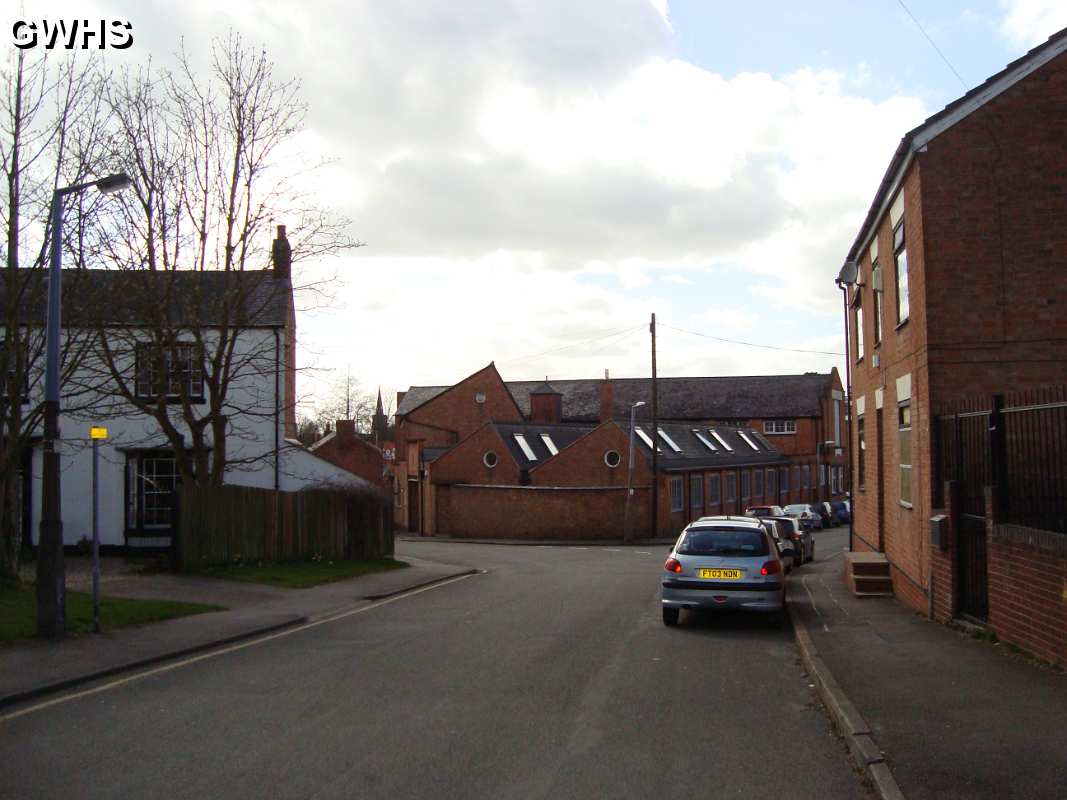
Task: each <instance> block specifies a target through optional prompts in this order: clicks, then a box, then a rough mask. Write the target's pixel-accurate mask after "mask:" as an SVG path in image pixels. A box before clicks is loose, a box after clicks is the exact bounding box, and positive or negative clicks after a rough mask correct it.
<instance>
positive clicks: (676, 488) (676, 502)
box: [671, 478, 684, 511]
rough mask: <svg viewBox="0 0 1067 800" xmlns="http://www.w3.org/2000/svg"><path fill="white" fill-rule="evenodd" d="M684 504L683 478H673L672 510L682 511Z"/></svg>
mask: <svg viewBox="0 0 1067 800" xmlns="http://www.w3.org/2000/svg"><path fill="white" fill-rule="evenodd" d="M683 507H684V506H683V504H682V479H681V478H671V511H681V510H682V508H683Z"/></svg>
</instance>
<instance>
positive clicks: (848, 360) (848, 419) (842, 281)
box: [834, 261, 859, 550]
mask: <svg viewBox="0 0 1067 800" xmlns="http://www.w3.org/2000/svg"><path fill="white" fill-rule="evenodd" d="M858 276H859V265H858V264H857V263H856V262H855V261H846V262H845V263H844V264H842V265H841V271H840V272H838V273H837V278H836V279H835V280H834V283H836V284H837V288H838V289H840V290H841V302H842V304H843V307H844V310H845V433H846V435H847V436H848V448H847V449H848V498H849V501H850V502H851V500H852V366H851V364H852V349H851V347H850V346H849V338H848V287H850V286H855V285H856V278H857V277H858ZM855 512H856V509H855V507H853V508H850V509H849V511H848V549H849V550H851V549H852V524H853V523H852V520H853V518H854V517H855V515H856V514H855Z"/></svg>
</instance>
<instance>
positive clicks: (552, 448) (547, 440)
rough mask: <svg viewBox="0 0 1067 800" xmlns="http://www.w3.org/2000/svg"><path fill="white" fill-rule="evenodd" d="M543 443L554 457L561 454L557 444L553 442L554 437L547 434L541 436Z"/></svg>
mask: <svg viewBox="0 0 1067 800" xmlns="http://www.w3.org/2000/svg"><path fill="white" fill-rule="evenodd" d="M541 441H542V442H544V443H545V447H547V448H548V452H549V453H551V454H552V455H556V454H558V453H559V448H558V447H556V443H555V442H553V441H552V437H551V436H549V435H548V434H547V433H542V434H541Z"/></svg>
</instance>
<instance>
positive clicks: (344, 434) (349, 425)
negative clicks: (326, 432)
mask: <svg viewBox="0 0 1067 800" xmlns="http://www.w3.org/2000/svg"><path fill="white" fill-rule="evenodd" d="M337 438H338V439H342V440H345V441H347V440H349V439H355V438H356V423H355V420H351V419H339V420H337Z"/></svg>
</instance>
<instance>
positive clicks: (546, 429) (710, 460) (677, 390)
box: [394, 364, 845, 538]
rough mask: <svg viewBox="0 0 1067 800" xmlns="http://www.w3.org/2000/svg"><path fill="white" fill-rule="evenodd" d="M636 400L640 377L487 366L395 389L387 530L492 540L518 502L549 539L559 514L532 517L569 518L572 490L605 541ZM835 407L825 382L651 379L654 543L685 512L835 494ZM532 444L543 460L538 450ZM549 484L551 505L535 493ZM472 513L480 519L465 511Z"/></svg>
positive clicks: (644, 425)
mask: <svg viewBox="0 0 1067 800" xmlns="http://www.w3.org/2000/svg"><path fill="white" fill-rule="evenodd" d="M650 390H651V382H650V381H649V380H647V379H622V380H618V379H616V380H608V379H605V380H563V381H552V382H551V383H547V382H534V381H513V382H505V381H504V380H503V379H502V378H501V376H500V374H499V373H498V372H497V370H496V367H495V366H494V365H493V364H490V365H489V366H487V367H485V368H484V369H481V370H479V371H478V372H476V373H474V374H473V375H471V376H469V377H467V378H465V379H464V380H462V381H460V382H459V383H457V384H455V385H454V386H432V387H412V388H411V389H410V390H409V391H407V392H402V393H399V394H398V397H397V414H396V444H397V455H396V465H395V473H396V481H395V484H394V499H395V502H396V521H397V524H398V525H400V526H401V527H404V528H407V529H409V530H418V531H422V532H425V533H444V534H448V535H458V534H459V533H463V534H464V535H490V534H488V533H479V531H483V532H484V531H498V530H500V526H501V525H502V524H503V523H502V522H501V520H502V519H503V517H500V518H498V517H496V516H494V515H496V514H502V515H507V517H508V519H510V520H511V522H510V525H511V528H512V529H514V525H515V520H514V516H515V515H516V514H517V513H518V512H517V510H518V509H520V508H521V509H524V510H529V509H528V506H530V505H531V504H532V505H533V506H535V507H537V508H538V509H539V511H538V512H537V513H530V514H522V515H521V516H522V517H523V519H527V518H528V519H527V522H528V524H529V525H531V526H534V527H536V526H537V525H538V524H539V522H540V523H541V524H542V526H549V527H551V528H552V529H553V530H562V529H565V528H567V526H568V525H570V524H571V523H569V522H566V521H564V519H563V517H565V516H566V514H564V513H563V511H560V512H559V515H557V516H553V515H552V514H550V513H547V512H546V511H545V509H546V508H548V507H552V508H556V507H557V506H558V507H559V509H567V508H571V507H572V506H571V504H572V503H573V498H575V497H578V496H579V495H578V494H575V493H576V492H577V493H583V494H581V497H582V505H583V507H590V508H591V507H592V506H590V504H597V508H598V509H599V511H598V514H597V515H596V516H597V518H598V519H599V520H600V522H599V523H597V524H596V525H595V526H593V527H594V528H595V529H596V531H598V532H599V533H597V535H602V536H605V537H609V538H618V537H619V536H620V535H621V531H622V528H623V520H622V518H621V517H620V516H619V514H621V513H622V512H623V507H624V505H625V503H624V502H623V501H624V499H625V480H626V476H627V472H628V470H627V469H626V464H625V463H623V464H622V466H621V468H620V464H619V462H618V461H614V463H609V461H613V460H614V458H615V456H619V457H621V458H623V459H624V460H625V454H626V453H627V452H628V450H627V447H628V440H629V411H630V407H631V405H632V404H633V403H635V402H638V401H640V400H643V401H645V402H646V403H648V401H649V399H650ZM843 397H844V395H843V393H842V391H841V384H840V380H839V379H838V377H837V374H836V372H832V373H830V374H827V375H815V374H809V375H791V376H766V377H755V378H751V377H750V378H663V379H660V380H659V408H660V414H659V422H660V425H659V427H660V428H661V429H662V431H663V434H662V435H661V439H660V450H661V451H662V453H661V455H660V457H659V459H658V460H659V464H658V470H657V472H658V475H657V478H656V485H657V486H658V493H659V497H660V501H659V503H658V509H659V516H658V519H657V522H656V530H657V533H659V534H661V535H671V534H673V533H676V532H677V531H678V530H680V528H681V527H682V526H683V525H684V524H685V523H686V522H688V521H689V520H690V519H693V518H695V517H696V516H701V515H703V514H714V513H739V512H740V511H743V510H744V507H745V506H746V505H754V504H757V503H764V502H766V503H778V504H785V503H788V502H799V501H803V500H816V499H825V498H831V497H840V496H843V495H842V493H843V490H844V487H843V483H844V464H845V456H844V449H843V447H844V427H843V422H844V420H843ZM648 410H649V409H648V407H647V405H646V407H644V408H642V409H640V411H641V412H642V414H641V416H640V417H639V418H638V422H637V426H636V427H637V431H635V435H636V436H637V439H636V447H635V451H636V453H637V456H636V457H635V462H636V463H635V472H634V487H635V494H634V499H633V500H632V501H631V506H632V507H631V519H632V520H634V523H633V525H634V527H633V530H634V532H635V533H638V534H644V533H646V532H648V531H650V528H651V502H650V499H649V495H650V494H651V486H652V485H653V484H652V473H651V449H650V447H651V444H650V442H651V439H647V440H646V437H651V435H652V433H651V427H650V425H649V423H648V420H647V413H648ZM741 432H744V434H745V435H744V436H741ZM516 436H519V437H521V439H522V441H523V442H524V443H525V446H526V447H529V448H530V452H531V453H533V454H534V456H536V458H534V459H531V458H529V454H528V453H527V452H526V451H525V450H524V449H523V446H522V445H519V444H518V443H517V439H516ZM545 436H547V437H548V439H549V440H550V441H551V442H552V446H553V447H554V448H555V449H556V450H557V452H556V453H551V452H542V450H543V449H544V448H545V447H547V446H548V445H547V444H546V443H545V440H544V437H545ZM663 437H666V438H663ZM668 438H669V439H670V442H673V445H672V444H671V443H670V442H668V441H667V439H668ZM720 439H721V440H722V441H723V442H725V443H726V446H722V445H720V444H718V442H719V441H720ZM675 446H677V448H678V449H677V450H676V449H675ZM487 453H492V454H493V455H492V456H490V457H489V461H490V462H492V466H490V465H489V463H487V462H486V461H485V456H486V454H487ZM610 453H614V454H615V456H609V454H610ZM783 454H785V455H783ZM490 486H491V487H503V486H507V487H510V488H509V490H508V491H509V493H510V494H509V496H508V500H507V502H506V503H502V504H500V506H499V508H498V507H497V505H496V504H497V503H499V501H498V500H497V499H496V498H498V497H502V496H503V495H501V494H500V492H499V491H498V489H493V490H490V489H489V488H487V487H490ZM550 487H552V488H553V489H554V491H555V494H554V495H553V494H551V493H550V492H547V491H545V490H547V489H548V488H550ZM682 496H684V497H682ZM568 497H569V498H572V499H571V500H568V499H566V498H568ZM680 497H682V499H680ZM475 498H477V499H475ZM535 498H536V499H535ZM594 498H595V499H594ZM478 504H481V505H484V506H485V509H486V510H484V511H476V510H475V509H476V506H477V507H478V508H481V505H478ZM571 516H572V517H573V516H574V515H573V512H571ZM576 519H577V518H576ZM549 520H554V521H553V522H551V523H549ZM637 520H645V521H646V522H644V523H643V524H639V523H638V522H637ZM524 524H526V523H524ZM575 524H578V523H575ZM583 529H584V530H585V531H586V533H585V534H584V535H583V536H582V537H580V538H594V537H593V536H591V535H590V534H589V530H590V526H589V525H588V524H584V526H583ZM542 533H543V531H542ZM493 535H502V534H500V533H495V534H493ZM515 535H527V536H533V535H534V533H533V532H532V529H531V530H530V531H529V532H526V533H515ZM544 538H549V537H548V536H545V537H544Z"/></svg>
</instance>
